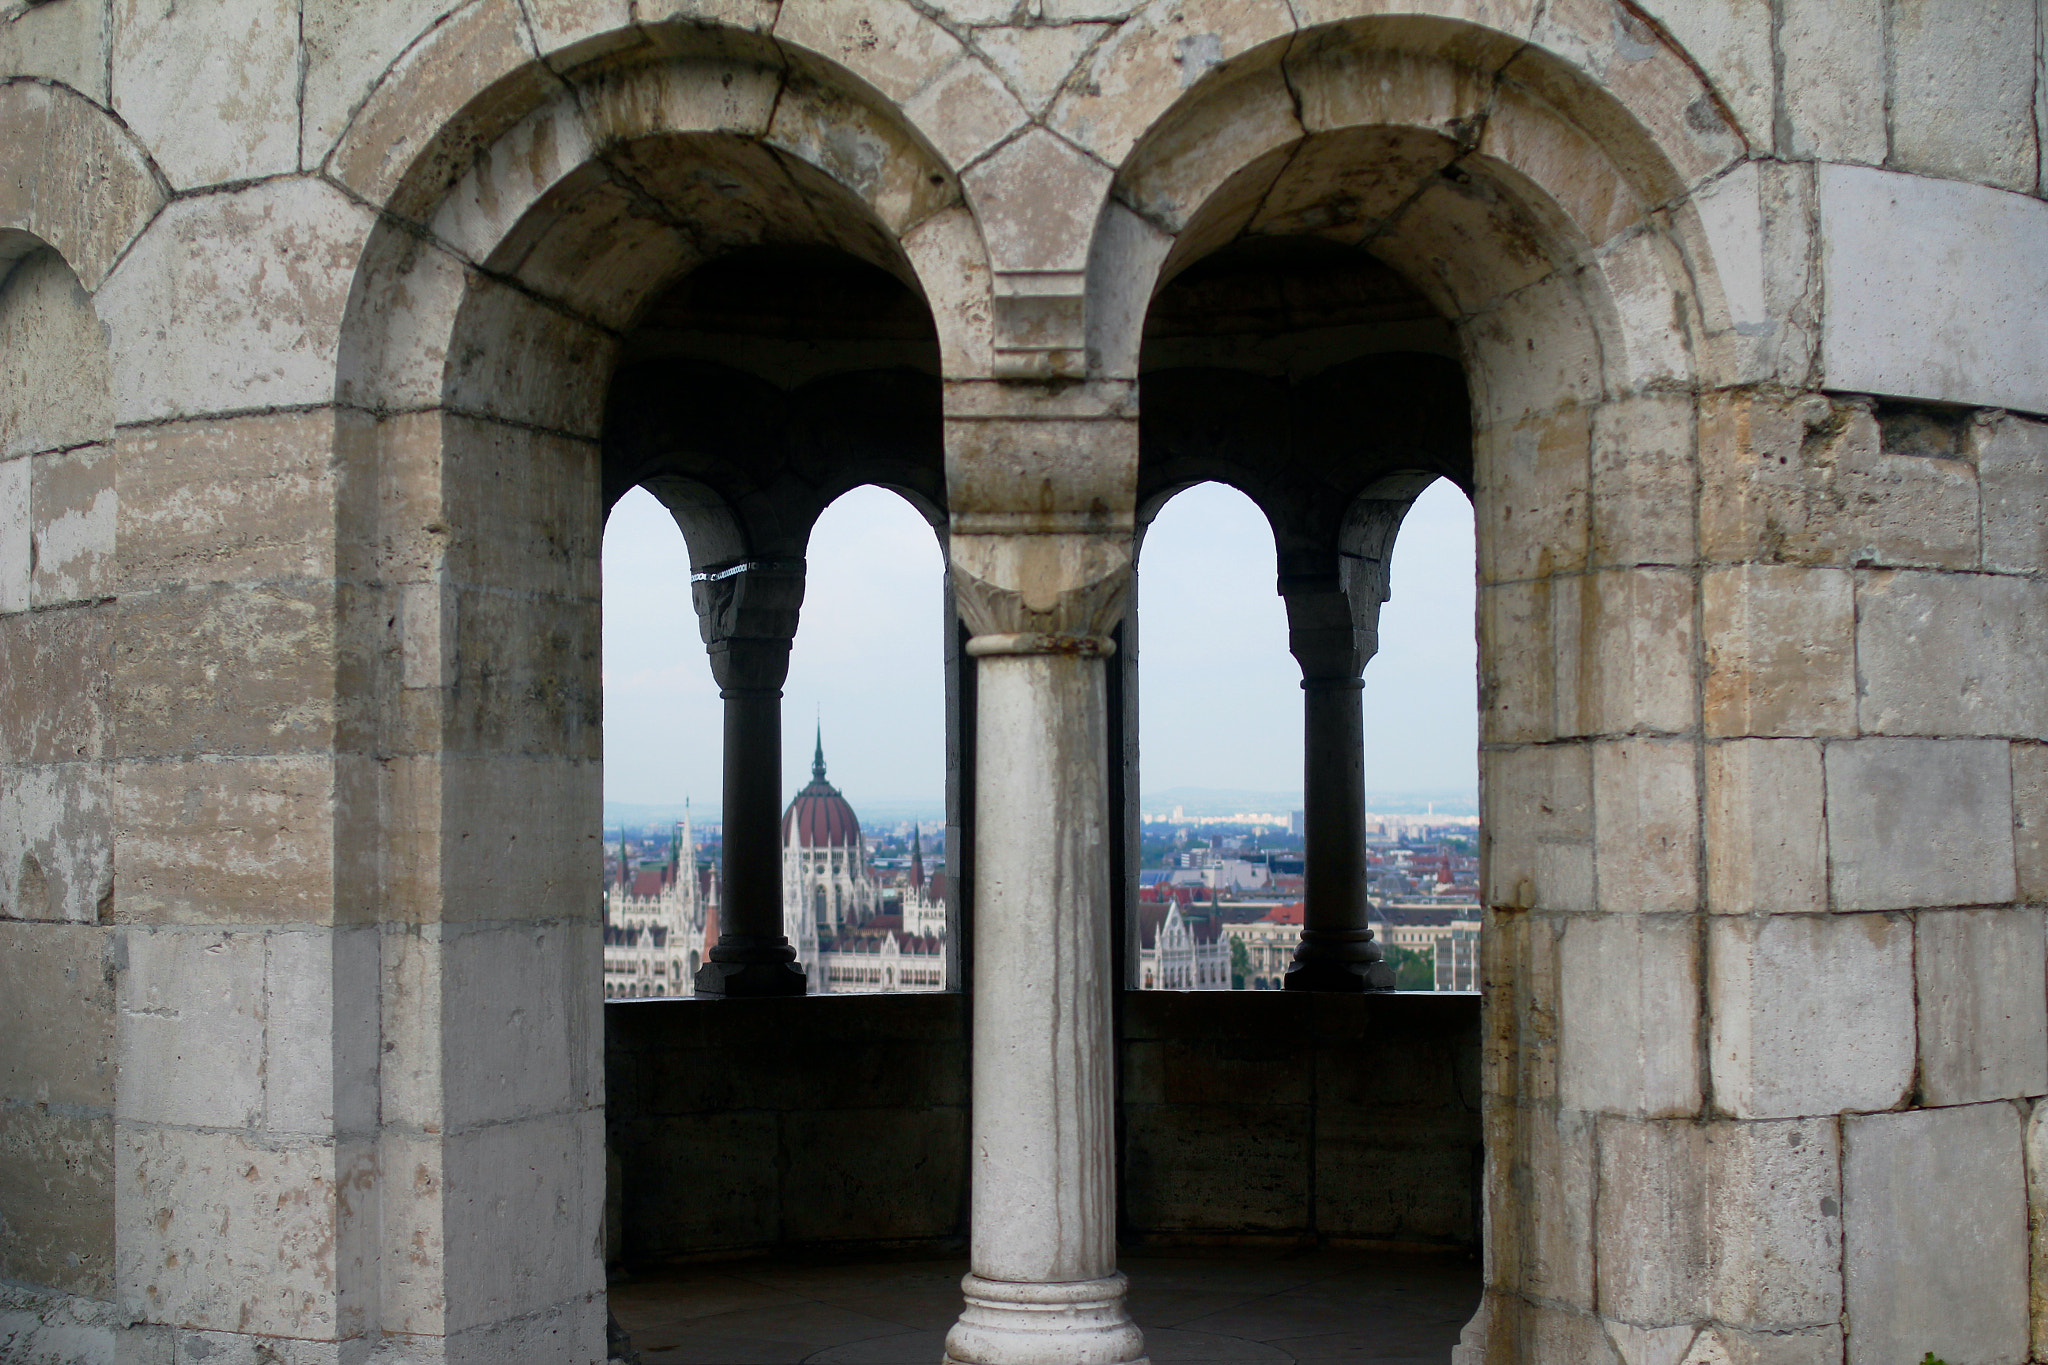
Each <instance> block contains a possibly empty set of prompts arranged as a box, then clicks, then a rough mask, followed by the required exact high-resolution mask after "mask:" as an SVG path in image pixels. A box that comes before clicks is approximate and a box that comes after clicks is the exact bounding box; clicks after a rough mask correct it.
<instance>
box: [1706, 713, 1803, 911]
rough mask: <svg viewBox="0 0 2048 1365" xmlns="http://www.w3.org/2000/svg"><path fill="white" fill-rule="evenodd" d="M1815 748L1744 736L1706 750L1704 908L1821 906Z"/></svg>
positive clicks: (1746, 908) (1789, 741) (1755, 909)
mask: <svg viewBox="0 0 2048 1365" xmlns="http://www.w3.org/2000/svg"><path fill="white" fill-rule="evenodd" d="M1825 798H1826V784H1825V782H1824V780H1823V776H1822V768H1821V746H1820V745H1818V744H1815V743H1812V742H1810V741H1806V740H1794V739H1750V740H1737V741H1734V742H1732V743H1727V744H1716V745H1713V746H1711V747H1709V748H1708V750H1707V810H1706V837H1707V908H1708V909H1709V910H1711V911H1713V912H1714V913H1715V914H1724V915H1747V914H1753V913H1755V912H1757V911H1785V910H1795V911H1796V910H1825V909H1827V908H1828V849H1827V823H1826V816H1825V810H1826V806H1825Z"/></svg>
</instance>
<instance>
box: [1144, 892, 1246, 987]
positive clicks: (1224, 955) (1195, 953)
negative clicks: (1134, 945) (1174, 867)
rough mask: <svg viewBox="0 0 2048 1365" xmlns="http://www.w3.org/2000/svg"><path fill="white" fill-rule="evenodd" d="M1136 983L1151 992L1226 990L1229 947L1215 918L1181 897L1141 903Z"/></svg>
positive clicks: (1228, 971)
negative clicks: (1191, 907) (1186, 904)
mask: <svg viewBox="0 0 2048 1365" xmlns="http://www.w3.org/2000/svg"><path fill="white" fill-rule="evenodd" d="M1138 985H1139V988H1140V989H1142V990H1148V991H1227V990H1229V989H1230V945H1229V943H1228V942H1226V941H1225V939H1224V937H1223V934H1222V932H1221V926H1219V925H1218V923H1217V921H1216V918H1215V917H1214V916H1213V915H1203V914H1199V913H1194V912H1193V911H1192V910H1190V912H1189V913H1185V914H1184V913H1183V912H1182V908H1181V903H1180V901H1179V900H1178V899H1177V898H1168V899H1166V900H1164V901H1142V900H1141V901H1140V902H1139V903H1138Z"/></svg>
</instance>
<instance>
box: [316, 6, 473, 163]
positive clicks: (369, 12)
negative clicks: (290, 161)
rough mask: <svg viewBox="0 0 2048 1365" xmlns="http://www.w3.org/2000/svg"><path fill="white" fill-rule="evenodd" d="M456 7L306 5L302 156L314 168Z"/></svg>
mask: <svg viewBox="0 0 2048 1365" xmlns="http://www.w3.org/2000/svg"><path fill="white" fill-rule="evenodd" d="M456 7H457V6H456V5H455V4H454V3H452V0H387V2H386V3H384V4H381V5H354V4H350V3H348V0H307V3H306V5H305V7H304V10H305V12H304V17H303V20H302V28H301V32H302V41H303V42H304V45H305V78H304V91H303V94H302V95H301V104H302V108H303V110H304V113H303V115H302V120H303V124H304V126H303V128H302V130H301V138H302V140H303V144H304V146H303V150H302V152H301V155H302V156H303V158H304V161H305V164H306V165H309V166H317V165H319V164H320V163H321V161H322V160H323V159H324V158H325V157H326V155H327V152H328V149H329V148H331V147H332V146H333V145H334V143H335V140H336V139H337V138H339V137H340V136H341V132H342V129H343V128H345V127H347V125H348V121H349V118H350V117H351V116H352V115H353V114H354V113H355V112H356V110H357V108H358V106H360V105H361V104H362V103H363V99H364V97H365V96H366V95H368V94H369V93H370V88H371V87H372V86H373V85H375V84H376V82H377V79H378V78H379V77H380V76H382V75H383V74H384V72H385V70H386V68H388V67H389V66H390V65H391V64H392V61H393V59H394V58H396V57H397V56H398V54H399V53H400V52H402V51H404V50H405V48H406V46H407V44H409V43H411V42H412V41H413V40H414V39H415V38H417V37H418V36H420V35H421V34H422V33H424V32H425V31H426V30H427V29H428V28H429V27H430V26H431V25H432V24H433V23H434V21H435V20H436V19H438V18H440V17H442V16H443V15H445V14H447V13H448V12H449V11H450V10H451V9H454V8H456Z"/></svg>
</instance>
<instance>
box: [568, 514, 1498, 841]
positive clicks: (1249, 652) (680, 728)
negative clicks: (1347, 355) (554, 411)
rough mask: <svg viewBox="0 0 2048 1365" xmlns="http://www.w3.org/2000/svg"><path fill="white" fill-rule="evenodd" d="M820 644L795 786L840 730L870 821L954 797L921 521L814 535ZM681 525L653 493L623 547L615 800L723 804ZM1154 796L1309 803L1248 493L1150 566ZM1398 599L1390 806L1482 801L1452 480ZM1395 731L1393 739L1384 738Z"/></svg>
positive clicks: (1156, 528)
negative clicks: (1234, 790)
mask: <svg viewBox="0 0 2048 1365" xmlns="http://www.w3.org/2000/svg"><path fill="white" fill-rule="evenodd" d="M809 564H810V571H809V575H808V583H807V586H806V589H805V596H804V610H803V626H802V629H800V630H799V631H798V633H797V638H796V645H795V648H794V649H793V650H792V652H791V658H790V669H789V682H788V685H787V687H786V688H785V689H784V701H783V782H784V791H785V793H786V794H787V793H793V792H794V791H795V790H796V788H797V787H799V786H801V785H802V784H803V783H804V782H806V781H808V780H809V779H810V772H809V768H810V761H811V739H812V733H813V732H812V726H813V723H814V720H815V718H817V717H819V716H822V718H823V721H824V727H825V757H826V761H827V762H828V763H829V765H830V767H831V779H832V781H833V783H834V784H835V785H837V786H838V787H839V788H840V789H841V790H843V791H845V792H846V793H847V795H848V797H849V798H850V799H852V800H853V801H854V803H855V807H856V809H858V808H859V806H860V803H861V801H862V799H863V798H865V799H866V800H868V801H869V802H871V803H896V802H930V803H932V804H934V805H936V804H937V803H938V802H939V801H941V800H942V799H943V796H944V790H945V729H944V718H943V710H942V707H943V694H944V678H943V676H942V673H941V669H940V656H939V645H940V641H941V638H942V634H941V632H942V630H943V622H942V620H941V599H940V557H939V545H938V540H937V538H936V537H935V536H934V535H933V534H932V531H931V528H930V527H929V526H927V525H926V523H925V522H924V520H923V518H921V517H919V516H918V515H917V514H916V513H915V512H913V511H912V510H911V509H910V506H909V505H908V504H907V503H905V502H904V501H903V500H902V499H900V498H898V497H896V496H895V495H894V494H892V493H887V492H884V491H882V490H880V489H875V488H861V489H856V490H854V491H853V492H851V493H848V494H847V495H846V496H844V497H842V498H841V499H839V501H837V502H835V503H833V504H832V506H831V507H830V508H828V509H827V510H826V512H825V515H824V516H823V517H822V518H821V519H820V520H819V522H818V526H817V529H816V530H815V531H814V532H813V534H812V539H811V546H810V553H809ZM689 580H690V569H689V557H688V555H687V553H686V552H685V551H684V548H683V541H682V535H681V533H680V532H678V531H677V530H676V529H675V523H674V522H673V521H671V520H670V519H669V516H668V513H667V512H666V511H664V510H663V508H662V507H661V505H660V504H659V503H657V502H656V501H655V500H654V499H653V498H652V497H651V496H649V495H648V494H647V493H644V492H641V491H639V490H637V489H636V490H635V491H634V492H632V493H630V494H628V495H627V496H626V497H625V498H624V499H622V500H621V501H620V503H619V505H618V507H617V508H616V509H615V510H614V511H613V513H612V517H611V522H610V524H609V525H608V526H607V528H606V531H605V542H604V676H605V799H606V800H608V801H618V802H630V803H647V804H667V803H672V802H678V801H681V800H683V799H685V798H688V799H690V800H691V801H693V802H694V803H696V804H697V805H699V806H703V807H715V806H716V805H717V804H718V800H719V733H720V723H719V715H720V712H719V700H718V690H717V687H716V685H715V684H714V683H713V682H712V681H711V670H710V667H709V665H707V664H706V662H705V658H704V647H703V644H702V643H701V641H700V639H699V637H698V634H697V621H696V617H695V614H694V613H693V612H692V611H691V609H690V592H689ZM1138 583H1139V588H1138V592H1139V598H1138V601H1139V611H1140V619H1141V621H1142V622H1143V637H1142V652H1141V655H1140V659H1141V664H1142V670H1143V671H1142V678H1143V685H1142V689H1141V691H1140V694H1139V702H1140V707H1141V712H1140V718H1139V726H1140V730H1139V733H1140V736H1141V739H1142V741H1143V755H1144V759H1143V761H1144V776H1143V783H1142V785H1143V788H1144V790H1146V791H1156V790H1159V789H1161V788H1166V787H1179V786H1198V787H1239V788H1253V789H1259V790H1270V791H1276V792H1284V791H1298V790H1299V789H1300V786H1301V689H1300V676H1301V675H1300V672H1299V671H1298V669H1297V668H1296V667H1295V664H1294V660H1293V658H1292V657H1291V656H1289V654H1288V653H1287V620H1286V614H1285V611H1284V610H1283V608H1282V606H1281V603H1280V599H1279V597H1278V596H1277V595H1276V594H1275V592H1274V590H1273V538H1272V533H1271V532H1270V531H1269V530H1267V528H1266V523H1265V519H1264V517H1263V516H1261V515H1260V513H1259V511H1258V509H1257V508H1255V507H1253V506H1252V504H1251V502H1250V500H1249V499H1247V498H1245V497H1244V495H1242V494H1240V493H1238V492H1236V491H1234V490H1232V489H1228V488H1224V487H1221V486H1220V485H1216V484H1205V485H1203V486H1201V487H1198V488H1193V489H1190V490H1188V491H1187V492H1185V493H1183V494H1181V495H1180V496H1179V497H1177V498H1175V499H1174V500H1173V501H1172V502H1171V503H1169V504H1168V505H1167V507H1166V509H1165V510H1164V511H1163V512H1161V513H1160V515H1159V517H1158V519H1157V520H1156V521H1155V522H1154V523H1153V526H1152V529H1151V531H1150V532H1149V533H1148V534H1147V535H1146V538H1145V547H1144V552H1143V557H1142V558H1141V560H1140V562H1139V575H1138ZM1393 583H1394V595H1393V600H1392V601H1390V602H1389V603H1388V604H1387V606H1386V608H1385V610H1384V612H1383V613H1382V616H1381V624H1380V654H1379V657H1378V658H1377V659H1375V660H1374V661H1373V662H1372V664H1371V665H1370V666H1369V667H1368V668H1367V670H1366V693H1365V701H1366V707H1367V713H1368V720H1367V732H1368V738H1367V744H1366V783H1367V785H1368V787H1369V788H1370V789H1371V790H1373V791H1385V792H1406V791H1443V790H1448V791H1462V792H1468V793H1469V792H1470V791H1471V790H1472V789H1473V787H1474V785H1475V781H1476V778H1475V774H1476V770H1477V763H1476V758H1475V749H1476V733H1477V728H1476V727H1477V702H1476V695H1475V671H1474V659H1475V653H1474V646H1473V634H1472V512H1471V508H1470V506H1469V505H1468V504H1467V503H1466V501H1465V497H1464V495H1463V494H1462V493H1460V492H1458V491H1457V489H1455V488H1453V487H1452V486H1450V485H1449V484H1446V483H1441V482H1440V483H1438V484H1436V485H1435V486H1434V487H1432V488H1431V489H1430V490H1429V491H1428V492H1426V493H1424V494H1423V496H1422V497H1421V499H1420V500H1418V501H1417V503H1416V505H1415V508H1414V510H1413V511H1412V512H1410V513H1409V515H1408V519H1407V522H1406V523H1405V524H1404V526H1403V527H1402V531H1401V536H1400V540H1399V541H1398V543H1397V544H1396V546H1395V550H1394V579H1393ZM1381 718H1384V723H1381Z"/></svg>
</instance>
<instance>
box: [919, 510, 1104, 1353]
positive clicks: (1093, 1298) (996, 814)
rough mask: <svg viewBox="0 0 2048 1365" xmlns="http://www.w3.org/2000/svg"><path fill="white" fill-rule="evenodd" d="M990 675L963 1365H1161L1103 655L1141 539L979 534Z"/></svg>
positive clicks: (977, 643)
mask: <svg viewBox="0 0 2048 1365" xmlns="http://www.w3.org/2000/svg"><path fill="white" fill-rule="evenodd" d="M963 520H965V519H964V518H957V517H956V521H955V529H954V535H953V542H952V545H953V551H952V553H953V568H954V574H955V584H956V588H957V590H958V592H959V602H960V606H961V612H962V615H963V616H964V617H965V618H966V621H967V624H968V627H969V629H970V630H971V631H972V632H973V634H972V638H971V639H970V640H969V642H968V646H967V652H968V653H969V654H970V655H971V656H972V657H973V658H974V659H975V660H976V673H977V677H976V688H977V695H978V704H977V715H976V766H977V777H976V784H975V790H976V793H977V804H978V809H977V811H976V821H975V824H976V837H975V864H974V878H975V887H974V904H975V913H976V937H975V963H974V966H975V971H974V982H973V990H974V1006H973V1008H974V1080H973V1104H974V1134H973V1167H972V1177H971V1178H972V1181H973V1189H972V1195H971V1204H970V1210H971V1221H972V1250H971V1273H970V1274H969V1275H968V1276H967V1278H966V1280H965V1281H964V1288H965V1291H966V1298H967V1304H966V1309H965V1311H964V1312H963V1313H962V1314H961V1316H960V1320H959V1322H958V1323H956V1324H955V1325H954V1327H953V1330H952V1331H951V1332H950V1333H949V1334H948V1336H947V1338H946V1359H947V1361H949V1362H952V1363H953V1365H1056V1363H1057V1365H1120V1363H1121V1362H1132V1361H1138V1360H1141V1359H1142V1358H1143V1353H1144V1340H1143V1337H1142V1335H1141V1334H1140V1333H1139V1331H1138V1328H1137V1327H1136V1325H1135V1324H1133V1323H1132V1322H1131V1320H1130V1318H1129V1316H1128V1315H1127V1314H1126V1312H1125V1310H1124V1289H1125V1280H1124V1277H1123V1276H1122V1275H1121V1274H1119V1273H1118V1272H1117V1269H1116V1192H1115V1154H1114V1141H1115V1107H1114V1094H1113V1076H1112V1065H1111V1056H1112V1054H1111V1049H1112V1047H1113V1045H1114V1044H1113V1039H1112V1036H1111V1022H1110V992H1111V990H1112V988H1113V985H1114V983H1113V982H1112V980H1111V978H1110V951H1109V868H1110V849H1109V842H1108V841H1109V840H1110V839H1111V838H1112V837H1114V836H1113V833H1112V831H1113V830H1114V828H1115V823H1114V822H1113V821H1112V820H1111V819H1110V814H1109V810H1108V786H1109V770H1108V762H1109V754H1108V726H1107V719H1108V718H1107V714H1106V709H1105V708H1106V700H1105V697H1106V691H1107V679H1106V676H1105V660H1106V659H1107V658H1108V657H1109V656H1110V655H1111V653H1112V652H1113V645H1112V643H1111V640H1110V637H1109V630H1110V628H1111V626H1112V625H1113V624H1114V622H1115V621H1116V620H1117V619H1118V617H1119V615H1120V614H1121V611H1122V607H1123V603H1124V600H1125V598H1126V597H1127V595H1128V592H1129V585H1130V545H1129V539H1130V538H1129V530H1128V527H1127V526H1126V527H1124V528H1120V529H1118V530H1116V531H1113V532H1108V533H1097V534H1085V533H1083V534H1031V533H1026V534H973V533H963V530H962V521H963Z"/></svg>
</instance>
